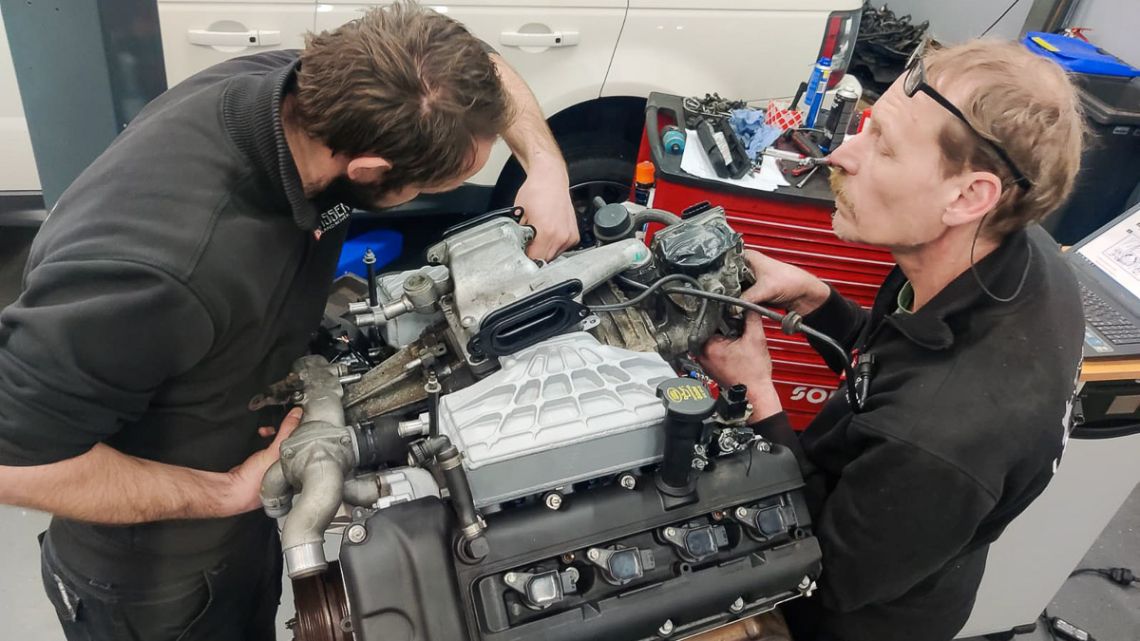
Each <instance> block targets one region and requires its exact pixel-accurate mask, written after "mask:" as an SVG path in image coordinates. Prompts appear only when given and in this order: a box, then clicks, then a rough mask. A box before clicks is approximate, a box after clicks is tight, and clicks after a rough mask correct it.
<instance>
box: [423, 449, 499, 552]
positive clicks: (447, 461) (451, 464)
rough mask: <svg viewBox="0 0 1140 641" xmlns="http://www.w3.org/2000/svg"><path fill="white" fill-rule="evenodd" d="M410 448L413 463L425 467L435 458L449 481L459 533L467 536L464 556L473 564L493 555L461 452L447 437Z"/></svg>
mask: <svg viewBox="0 0 1140 641" xmlns="http://www.w3.org/2000/svg"><path fill="white" fill-rule="evenodd" d="M410 449H411V454H410V455H409V462H410V463H411V464H413V465H419V466H424V465H427V464H428V463H429V462H430V461H432V460H433V459H434V460H435V461H436V465H437V466H438V468H439V471H440V473H441V474H442V475H443V478H444V481H446V482H447V491H448V494H450V496H451V506H452V508H453V509H454V510H455V516H456V518H457V519H458V520H459V531H460V532H461V533H462V534H463V541H462V543H461V547H460V549H459V552H460V556H461V557H463V558H464V560H467V561H470V562H475V561H478V560H480V559H482V558H484V557H486V556H487V554H488V553H489V552H490V550H489V549H488V547H487V539H486V538H485V537H484V536H483V531H484V529H486V528H485V527H484V525H483V521H482V519H480V518H479V513H478V512H476V511H475V499H474V498H473V497H472V494H471V484H470V483H468V481H467V474H466V472H464V471H463V460H462V457H461V456H460V454H459V450H458V449H457V448H456V447H455V446H454V445H452V444H451V439H449V438H447V437H446V436H434V437H428V438H425V439H423V440H422V441H418V442H416V443H413V444H412V446H411V448H410Z"/></svg>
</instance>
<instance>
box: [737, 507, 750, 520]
mask: <svg viewBox="0 0 1140 641" xmlns="http://www.w3.org/2000/svg"><path fill="white" fill-rule="evenodd" d="M736 518H738V519H740V520H744V519H746V518H748V508H746V507H743V506H742V507H738V508H736Z"/></svg>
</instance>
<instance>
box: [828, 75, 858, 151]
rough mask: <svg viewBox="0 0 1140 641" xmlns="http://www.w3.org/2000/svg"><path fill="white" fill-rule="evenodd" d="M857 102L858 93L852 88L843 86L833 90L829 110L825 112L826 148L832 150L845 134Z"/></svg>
mask: <svg viewBox="0 0 1140 641" xmlns="http://www.w3.org/2000/svg"><path fill="white" fill-rule="evenodd" d="M857 102H859V94H857V93H855V91H854V90H852V89H850V88H848V87H843V88H842V89H840V90H839V91H836V92H835V99H834V100H833V101H832V104H831V111H829V112H828V113H827V124H826V125H825V127H824V130H825V131H826V132H827V134H826V135H827V150H828V151H834V150H835V148H836V147H838V146H839V143H841V142H843V138H844V137H846V136H847V129H848V128H850V127H851V117H852V116H853V115H854V114H855V103H857Z"/></svg>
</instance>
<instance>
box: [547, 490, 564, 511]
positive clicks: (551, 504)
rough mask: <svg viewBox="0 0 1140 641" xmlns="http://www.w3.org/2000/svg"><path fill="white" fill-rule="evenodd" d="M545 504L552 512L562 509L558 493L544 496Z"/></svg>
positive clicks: (560, 497) (560, 496)
mask: <svg viewBox="0 0 1140 641" xmlns="http://www.w3.org/2000/svg"><path fill="white" fill-rule="evenodd" d="M545 503H546V507H548V508H550V509H552V510H557V509H560V508H561V507H562V495H561V494H559V493H558V492H551V493H550V494H547V495H546V499H545Z"/></svg>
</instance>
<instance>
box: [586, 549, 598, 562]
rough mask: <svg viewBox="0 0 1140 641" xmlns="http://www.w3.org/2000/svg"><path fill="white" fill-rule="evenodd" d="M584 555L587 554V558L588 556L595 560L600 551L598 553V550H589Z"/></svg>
mask: <svg viewBox="0 0 1140 641" xmlns="http://www.w3.org/2000/svg"><path fill="white" fill-rule="evenodd" d="M586 556H587V557H588V558H589V559H590V560H591V561H597V560H598V557H599V556H601V553H600V552H598V551H597V550H590V551H589V552H587V553H586Z"/></svg>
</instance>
